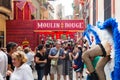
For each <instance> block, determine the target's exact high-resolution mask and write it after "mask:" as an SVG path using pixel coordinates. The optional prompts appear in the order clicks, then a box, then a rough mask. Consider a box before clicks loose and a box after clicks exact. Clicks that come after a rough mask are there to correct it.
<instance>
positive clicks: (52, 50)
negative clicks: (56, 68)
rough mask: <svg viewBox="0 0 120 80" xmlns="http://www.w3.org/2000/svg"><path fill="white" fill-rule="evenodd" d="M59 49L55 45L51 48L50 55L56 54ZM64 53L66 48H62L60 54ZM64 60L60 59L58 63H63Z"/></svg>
mask: <svg viewBox="0 0 120 80" xmlns="http://www.w3.org/2000/svg"><path fill="white" fill-rule="evenodd" d="M57 52H58V50H57V48H56V47H53V48H51V49H50V52H49V55H51V56H55V55H56V54H57ZM63 55H64V50H63V49H62V48H61V49H60V50H59V56H63ZM62 62H63V60H61V59H58V65H60V64H62Z"/></svg>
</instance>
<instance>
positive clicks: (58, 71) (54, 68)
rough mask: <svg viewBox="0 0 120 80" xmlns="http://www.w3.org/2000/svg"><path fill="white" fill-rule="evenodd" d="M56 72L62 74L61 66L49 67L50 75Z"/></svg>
mask: <svg viewBox="0 0 120 80" xmlns="http://www.w3.org/2000/svg"><path fill="white" fill-rule="evenodd" d="M56 72H57V74H60V75H62V73H63V65H62V64H60V65H57V66H51V68H50V73H51V74H56Z"/></svg>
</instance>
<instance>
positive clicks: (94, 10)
mask: <svg viewBox="0 0 120 80" xmlns="http://www.w3.org/2000/svg"><path fill="white" fill-rule="evenodd" d="M93 25H96V0H93Z"/></svg>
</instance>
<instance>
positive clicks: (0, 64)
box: [0, 44, 8, 80]
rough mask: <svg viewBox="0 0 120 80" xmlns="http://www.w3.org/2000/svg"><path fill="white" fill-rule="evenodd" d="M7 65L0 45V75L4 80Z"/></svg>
mask: <svg viewBox="0 0 120 80" xmlns="http://www.w3.org/2000/svg"><path fill="white" fill-rule="evenodd" d="M7 65H8V58H7V55H6V53H4V52H3V51H2V50H1V44H0V73H1V75H2V77H3V78H4V80H5V79H6V72H7Z"/></svg>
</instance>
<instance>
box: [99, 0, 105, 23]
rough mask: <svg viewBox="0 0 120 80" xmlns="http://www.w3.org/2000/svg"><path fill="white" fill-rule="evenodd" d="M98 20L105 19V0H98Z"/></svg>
mask: <svg viewBox="0 0 120 80" xmlns="http://www.w3.org/2000/svg"><path fill="white" fill-rule="evenodd" d="M98 21H102V22H103V21H104V0H98Z"/></svg>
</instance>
